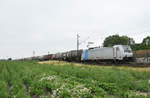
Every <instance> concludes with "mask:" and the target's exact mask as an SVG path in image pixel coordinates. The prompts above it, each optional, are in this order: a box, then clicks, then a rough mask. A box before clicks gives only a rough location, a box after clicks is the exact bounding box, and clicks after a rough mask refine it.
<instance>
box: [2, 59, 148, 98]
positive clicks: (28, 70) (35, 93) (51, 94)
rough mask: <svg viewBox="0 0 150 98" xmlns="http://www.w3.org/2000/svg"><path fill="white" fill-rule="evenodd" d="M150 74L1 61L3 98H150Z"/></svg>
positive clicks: (104, 68)
mask: <svg viewBox="0 0 150 98" xmlns="http://www.w3.org/2000/svg"><path fill="white" fill-rule="evenodd" d="M149 91H150V71H149V70H143V69H142V70H136V69H133V68H128V67H117V66H110V67H109V66H107V67H105V66H89V65H84V64H75V63H65V62H57V61H53V62H50V63H43V62H40V63H39V62H38V61H3V62H2V61H1V62H0V98H150V92H149Z"/></svg>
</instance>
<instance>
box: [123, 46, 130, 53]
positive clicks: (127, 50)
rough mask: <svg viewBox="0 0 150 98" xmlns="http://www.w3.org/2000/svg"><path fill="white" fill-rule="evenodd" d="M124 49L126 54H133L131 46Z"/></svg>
mask: <svg viewBox="0 0 150 98" xmlns="http://www.w3.org/2000/svg"><path fill="white" fill-rule="evenodd" d="M123 49H124V52H128V53H132V50H131V48H130V46H126V45H124V46H123Z"/></svg>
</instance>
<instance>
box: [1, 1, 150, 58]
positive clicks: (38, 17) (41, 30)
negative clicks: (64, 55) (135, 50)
mask: <svg viewBox="0 0 150 98" xmlns="http://www.w3.org/2000/svg"><path fill="white" fill-rule="evenodd" d="M149 4H150V0H0V59H1V58H8V57H12V58H22V57H28V56H32V55H33V51H35V55H43V54H48V52H49V53H57V52H63V51H68V50H74V49H76V35H77V33H78V34H79V35H80V42H81V44H80V49H85V48H87V47H86V46H87V43H88V42H89V41H92V42H94V43H95V44H94V45H95V46H101V45H102V43H103V41H104V39H105V38H106V37H108V36H110V35H114V34H119V35H126V36H129V37H132V38H134V40H135V42H136V43H140V42H142V40H143V38H144V37H146V36H148V35H150V6H149Z"/></svg>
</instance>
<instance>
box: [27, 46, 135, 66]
mask: <svg viewBox="0 0 150 98" xmlns="http://www.w3.org/2000/svg"><path fill="white" fill-rule="evenodd" d="M25 59H30V60H41V61H44V60H62V61H68V62H111V63H114V62H115V63H116V62H117V63H118V62H130V61H133V53H132V50H131V48H130V46H128V45H115V46H113V47H94V48H89V49H82V50H78V51H77V50H72V51H67V52H62V53H56V54H49V55H44V56H37V57H30V58H25Z"/></svg>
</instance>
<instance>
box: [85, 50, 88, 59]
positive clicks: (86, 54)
mask: <svg viewBox="0 0 150 98" xmlns="http://www.w3.org/2000/svg"><path fill="white" fill-rule="evenodd" d="M85 60H88V50H86V51H85Z"/></svg>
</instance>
